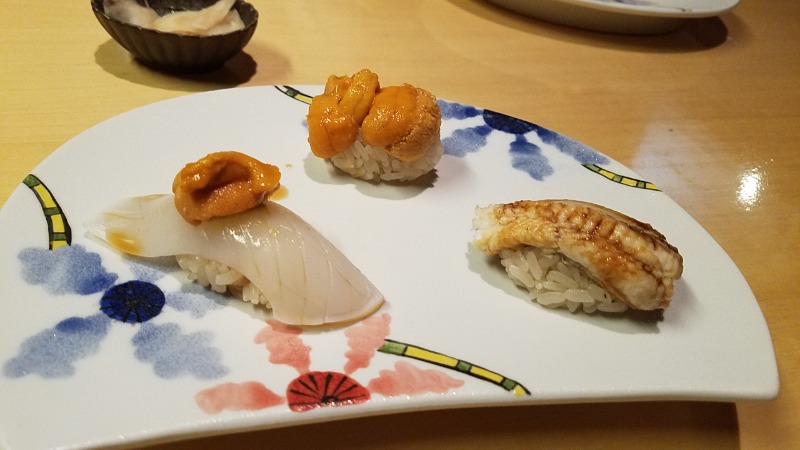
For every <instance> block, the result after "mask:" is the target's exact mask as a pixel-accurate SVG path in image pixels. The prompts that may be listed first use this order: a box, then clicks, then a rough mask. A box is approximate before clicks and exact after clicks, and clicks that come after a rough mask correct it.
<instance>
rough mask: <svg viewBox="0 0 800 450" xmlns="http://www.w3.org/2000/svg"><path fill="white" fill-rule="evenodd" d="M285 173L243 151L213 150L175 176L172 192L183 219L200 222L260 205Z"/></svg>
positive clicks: (194, 222)
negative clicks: (215, 151)
mask: <svg viewBox="0 0 800 450" xmlns="http://www.w3.org/2000/svg"><path fill="white" fill-rule="evenodd" d="M280 179H281V172H280V170H279V169H278V168H277V167H275V166H273V165H271V164H265V163H262V162H261V161H259V160H257V159H255V158H252V157H250V156H247V155H245V154H243V153H239V152H232V151H231V152H217V153H211V154H209V155H207V156H205V157H204V158H202V159H200V160H198V161H197V162H193V163H189V164H187V165H186V166H185V167H184V168H183V169H181V171H180V172H178V174H177V175H176V176H175V180H174V181H173V183H172V192H173V193H174V194H175V207H176V208H177V209H178V212H179V213H180V215H181V216H183V218H184V219H185V220H186V221H187V222H189V223H192V224H198V223H200V222H202V221H204V220H208V219H211V218H214V217H224V216H230V215H233V214H237V213H240V212H242V211H246V210H248V209H250V208H253V207H255V206H258V205H260V204H261V203H262V202H263V201H264V199H265V198H267V197H269V195H270V194H271V193H272V192H274V191H275V190H277V189H278V187H279V186H280Z"/></svg>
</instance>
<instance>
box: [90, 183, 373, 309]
mask: <svg viewBox="0 0 800 450" xmlns="http://www.w3.org/2000/svg"><path fill="white" fill-rule="evenodd" d="M86 228H87V229H88V230H89V232H90V233H91V234H92V235H94V236H96V237H98V238H100V239H102V240H104V241H106V242H108V243H109V244H110V245H112V246H113V247H115V248H117V249H118V250H120V251H122V252H125V253H129V254H132V255H137V256H144V257H159V256H172V255H176V256H177V255H199V256H201V257H203V258H206V259H209V260H212V261H216V262H218V263H221V264H224V265H226V266H228V267H231V268H233V269H235V270H237V271H238V272H240V273H241V274H242V275H243V276H244V277H246V278H247V279H248V280H249V281H250V282H251V283H253V285H255V287H256V288H258V289H259V290H260V291H261V293H262V294H263V296H264V297H266V299H267V300H268V301H269V304H270V306H271V308H272V312H273V317H274V318H275V319H277V320H279V321H281V322H284V323H287V324H292V325H320V324H324V323H337V322H349V321H353V320H358V319H360V318H362V317H365V316H367V315H369V314H371V313H373V312H375V311H376V310H377V309H378V308H379V307H380V306H381V304H382V303H383V295H382V294H381V293H380V292H379V291H378V289H377V288H376V287H375V286H374V285H373V284H372V283H371V282H370V281H369V280H368V279H367V278H366V277H365V276H364V275H363V274H362V273H361V272H360V271H359V270H358V269H357V268H356V267H355V266H354V265H353V264H352V263H351V262H350V260H349V259H347V257H346V256H344V255H343V254H342V253H341V252H340V251H339V250H338V249H337V248H336V247H334V246H333V244H331V243H330V242H329V241H328V240H327V239H326V238H325V237H324V236H322V235H321V234H320V233H319V232H318V231H317V230H315V229H314V228H313V227H312V226H311V225H309V224H308V223H307V222H305V221H304V220H303V219H301V218H300V217H299V216H297V215H296V214H294V213H293V212H291V211H290V210H288V209H286V208H285V207H283V206H281V205H279V204H277V203H274V202H266V203H265V204H264V205H263V206H258V207H255V208H252V209H249V210H247V211H244V212H241V213H238V214H234V215H231V216H226V217H218V218H214V219H210V220H206V221H203V222H201V223H200V224H198V225H192V224H190V223H188V222H187V221H186V220H184V219H183V217H181V215H180V214H179V213H178V211H177V210H176V208H175V204H174V200H173V196H172V195H151V196H146V197H134V198H130V199H127V200H124V201H122V202H120V203H118V204H116V205H113V206H112V207H111V208H109V209H107V210H105V211H104V212H102V213H101V214H100V215H99V216H98V217H96V218H94V219H93V220H91V221H89V222H88V223H87V224H86Z"/></svg>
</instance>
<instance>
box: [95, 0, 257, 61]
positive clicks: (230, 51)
mask: <svg viewBox="0 0 800 450" xmlns="http://www.w3.org/2000/svg"><path fill="white" fill-rule="evenodd" d="M136 1H137V3H139V4H141V5H144V4H145V2H144V0H136ZM91 2H92V10H93V11H94V14H95V16H96V17H97V20H98V21H99V22H100V24H101V25H102V26H103V28H105V30H106V31H107V32H108V34H109V35H111V37H112V38H113V39H114V40H115V41H117V42H118V43H119V44H120V45H121V46H122V47H124V48H125V49H126V50H128V51H129V52H130V53H131V54H132V55H133V56H134V57H135V58H136V59H137V60H139V61H141V62H142V63H144V64H146V65H148V66H151V67H154V68H157V69H161V70H165V71H169V72H181V73H202V72H211V71H213V70H216V69H218V68H219V67H221V66H222V65H223V64H225V62H226V61H228V60H229V59H231V58H232V57H234V56H235V55H236V54H237V53H239V52H240V51H241V50H242V49H243V48H244V46H245V45H247V43H248V42H249V41H250V38H251V37H252V36H253V32H255V29H256V26H257V24H258V11H256V9H255V8H254V7H253V5H251V4H249V3H247V2H244V1H242V0H237V1H236V3H235V4H234V6H233V7H234V9H236V11H237V12H238V13H239V16H240V17H241V20H242V22H244V28H242V29H239V30H236V31H232V32H229V33H224V34H216V35H208V36H205V35H188V34H177V33H168V32H163V31H158V30H154V29H150V28H144V27H141V26H137V25H133V24H130V23H126V22H123V21H121V20H118V19H117V18H115V17H112V16H111V15H109V14H108V13H107V12H106V11H105V10H104V7H103V3H104V0H91ZM215 2H216V0H148V2H147V5H148V6H149V7H151V8H153V9H154V10H156V11H157V12H159V13H163V12H164V11H194V10H199V9H202V8H205V7H208V6H210V5H212V4H214V3H215Z"/></svg>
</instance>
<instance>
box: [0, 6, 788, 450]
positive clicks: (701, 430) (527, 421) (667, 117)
mask: <svg viewBox="0 0 800 450" xmlns="http://www.w3.org/2000/svg"><path fill="white" fill-rule="evenodd" d="M24 3H25V5H24V7H23V6H22V2H18V1H14V0H0V30H2V31H0V89H2V93H1V94H0V97H1V98H2V101H1V103H0V106H1V107H0V161H2V162H0V204H2V203H3V202H5V200H6V199H7V198H8V196H9V195H10V194H11V192H12V190H14V189H15V188H16V187H17V186H18V185H19V184H20V182H21V180H22V179H23V178H24V177H25V175H26V174H28V173H29V172H30V171H31V170H32V169H33V168H34V167H35V166H36V165H37V164H39V163H40V162H41V161H42V160H43V159H44V158H46V157H47V156H48V155H49V154H50V153H51V152H52V151H54V150H55V149H57V148H58V147H59V146H60V145H62V144H63V143H64V142H65V141H67V140H68V139H70V138H71V137H73V136H75V135H77V134H79V133H80V132H82V131H84V130H86V129H87V128H89V127H91V126H92V125H95V124H97V123H98V122H100V121H103V120H105V119H108V118H110V117H112V116H115V115H117V114H119V113H122V112H124V111H127V110H130V109H132V108H136V107H139V106H142V105H147V104H149V103H152V102H155V101H158V100H163V99H168V98H172V97H178V96H182V95H187V94H191V93H194V92H201V91H208V90H214V89H221V88H228V87H234V86H244V85H271V84H294V85H300V84H322V83H324V81H325V79H326V78H327V76H328V75H329V74H331V73H337V74H345V73H352V72H354V71H355V70H357V69H360V68H363V67H368V68H371V69H372V70H374V71H375V72H377V73H379V74H381V76H382V78H386V79H390V80H392V81H395V82H411V83H414V84H417V85H419V86H424V87H425V88H427V89H428V90H430V91H432V92H434V93H435V94H436V95H437V96H439V97H441V98H447V99H453V100H458V101H460V102H464V103H468V104H472V105H477V106H480V107H484V108H488V109H493V110H496V111H501V112H504V113H506V114H509V115H513V116H516V117H520V118H523V119H526V120H530V121H532V122H536V123H538V124H540V125H543V126H545V127H548V128H551V129H554V130H556V131H559V132H561V133H563V134H566V135H568V136H570V137H572V138H574V139H576V140H578V141H581V142H583V143H585V144H588V145H590V146H592V147H594V148H596V149H598V150H600V151H602V152H604V153H606V154H608V155H609V156H611V157H612V158H614V159H616V160H618V161H620V162H621V163H623V164H625V165H626V166H628V167H630V168H632V169H633V170H634V171H636V172H638V173H639V174H640V175H642V176H643V177H644V178H645V179H647V180H650V181H653V182H654V183H656V184H657V185H658V186H659V187H660V188H661V189H662V190H663V191H664V192H665V193H666V194H667V195H669V196H670V197H671V198H673V199H674V200H675V201H676V202H677V203H678V204H680V205H681V206H682V207H683V208H684V209H686V210H687V211H688V212H689V213H690V214H691V215H692V216H693V217H694V218H695V219H696V220H697V221H698V222H699V223H700V224H701V225H702V226H703V227H705V229H706V230H708V232H709V233H710V234H711V235H712V236H713V237H714V238H715V239H716V240H717V241H718V242H719V244H720V245H721V246H722V248H723V249H725V251H727V252H728V254H729V255H730V256H731V257H732V259H733V260H734V261H735V263H736V264H737V265H738V267H739V268H740V270H741V271H742V273H743V274H744V276H745V278H746V279H747V281H748V282H749V283H750V286H751V287H752V289H753V291H754V293H755V295H756V297H757V299H758V301H759V304H760V306H761V309H762V310H763V312H764V315H765V317H766V319H767V322H768V324H769V328H770V331H771V334H772V339H773V343H774V346H775V351H776V355H777V360H778V365H779V371H780V377H781V392H780V394H779V396H778V397H777V399H775V400H771V401H754V402H739V403H713V402H647V403H619V404H591V405H547V406H523V407H508V408H493V409H469V410H457V411H440V412H422V413H410V414H402V415H397V416H389V417H373V418H366V419H359V420H350V421H343V422H334V423H327V424H317V425H304V426H299V427H293V428H287V429H276V430H268V431H258V432H249V433H243V434H238V435H233V436H218V437H210V438H205V439H200V440H192V441H184V442H176V443H172V444H166V445H162V446H159V448H165V449H167V448H169V449H184V448H185V449H189V448H192V449H197V448H209V449H211V448H228V447H230V448H235V447H234V446H236V448H291V447H293V448H303V447H305V446H306V445H307V443H308V442H311V441H312V439H310V436H313V442H318V443H325V444H326V445H325V448H345V447H346V448H409V447H413V448H431V449H433V448H436V449H442V448H459V449H463V448H487V447H497V448H532V447H540V448H541V447H544V448H560V447H569V448H600V447H602V448H608V447H617V448H618V447H642V446H643V445H645V444H646V447H650V448H657V447H670V448H672V447H703V448H706V447H713V448H735V447H741V448H789V447H792V446H794V447H795V448H796V446H797V445H800V418H798V417H800V415H798V411H800V392H798V383H797V382H798V378H799V376H800V374H798V372H799V371H800V358H798V356H797V355H798V354H800V327H798V326H797V313H798V311H800V306H798V305H800V301H798V300H800V299H798V295H800V294H798V287H800V284H799V283H798V281H797V280H798V277H797V272H798V270H800V263H798V259H797V256H796V255H797V254H799V253H800V212H798V211H800V208H798V207H800V187H798V186H800V183H798V177H800V157H798V156H797V152H798V150H800V144H798V143H800V26H798V22H797V20H798V18H800V2H795V1H781V0H773V1H760V2H757V1H748V0H744V1H742V2H741V4H740V5H738V6H737V8H735V9H734V10H733V11H732V12H729V13H725V14H723V15H721V16H720V17H717V18H710V19H700V20H696V21H692V22H689V23H688V24H686V25H685V26H684V27H683V28H681V29H680V30H678V31H675V32H672V33H668V34H664V35H657V36H623V35H614V34H603V33H597V32H590V31H582V30H577V29H572V28H568V27H563V26H558V25H552V24H549V23H545V22H541V21H537V20H533V19H529V18H525V17H522V16H519V15H516V14H514V13H511V12H508V11H506V10H503V9H500V8H498V7H495V6H492V5H491V4H488V3H485V2H483V1H479V0H451V1H438V2H434V1H421V0H420V1H412V0H404V1H402V2H377V1H376V2H369V1H346V0H339V1H329V2H312V1H294V0H293V1H282V2H279V1H269V0H254V1H252V3H253V4H254V5H255V6H256V7H257V8H258V9H259V11H260V22H259V26H258V29H257V31H256V33H255V36H254V37H253V39H252V41H251V42H250V43H249V44H248V46H247V47H246V48H245V52H244V53H243V54H240V55H239V56H237V57H236V58H234V59H233V60H232V61H230V62H229V63H228V65H227V66H225V67H224V68H223V69H221V70H220V71H218V72H215V73H212V74H207V75H200V76H188V77H176V76H171V75H167V74H163V73H159V72H155V71H152V70H149V69H147V68H146V67H143V66H142V65H140V64H138V63H136V62H134V61H132V60H131V58H130V56H129V55H128V54H127V53H126V52H125V51H124V50H123V49H122V48H121V47H120V46H119V45H117V44H116V43H115V42H114V41H112V40H111V39H110V38H109V36H108V35H107V34H106V33H105V31H104V30H103V29H102V28H101V27H100V25H99V24H98V23H97V21H96V19H95V18H94V16H93V14H92V12H91V9H90V7H89V0H84V1H60V2H41V1H39V2H24ZM0 401H2V399H0ZM399 430H402V432H399ZM347 435H350V436H360V438H359V439H358V440H357V441H356V443H354V442H353V441H351V440H349V439H348V440H345V439H342V436H347Z"/></svg>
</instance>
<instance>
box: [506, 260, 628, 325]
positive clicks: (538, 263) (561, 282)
mask: <svg viewBox="0 0 800 450" xmlns="http://www.w3.org/2000/svg"><path fill="white" fill-rule="evenodd" d="M500 263H501V264H502V265H503V267H505V269H506V273H508V276H509V277H510V278H511V279H512V280H513V281H514V283H515V284H517V285H518V286H520V287H523V288H525V289H527V290H528V291H529V292H530V295H529V298H530V299H531V300H533V301H536V302H537V303H539V304H540V305H542V306H545V307H547V308H554V309H555V308H566V309H569V311H570V312H575V311H577V310H578V309H583V311H585V312H587V313H593V312H595V311H601V312H607V313H619V312H623V311H626V310H627V309H628V307H627V306H626V305H625V304H624V303H622V302H620V301H618V300H616V299H614V297H613V296H611V294H609V293H608V292H607V291H606V290H605V289H603V288H602V287H601V286H599V285H598V284H597V283H596V282H595V281H594V280H592V279H591V278H589V277H588V276H587V275H586V273H585V272H584V271H583V269H581V268H580V267H579V266H578V265H577V264H575V263H574V262H573V261H571V260H570V259H568V258H566V257H565V256H563V255H562V254H560V253H557V252H555V251H553V250H548V249H540V248H536V247H529V246H523V247H519V248H514V249H506V250H503V251H501V252H500Z"/></svg>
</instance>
